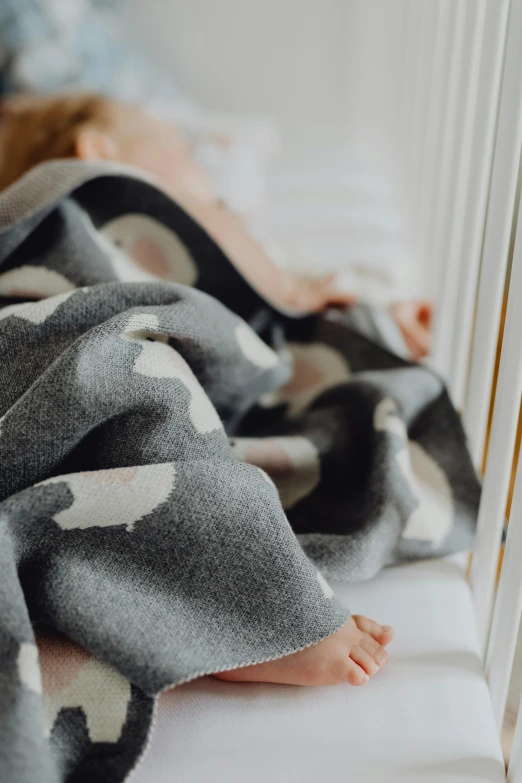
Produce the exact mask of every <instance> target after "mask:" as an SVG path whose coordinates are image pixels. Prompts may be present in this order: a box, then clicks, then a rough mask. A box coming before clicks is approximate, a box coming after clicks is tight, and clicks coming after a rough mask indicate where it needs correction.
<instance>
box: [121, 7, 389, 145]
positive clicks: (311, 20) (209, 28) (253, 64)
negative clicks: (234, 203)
mask: <svg viewBox="0 0 522 783" xmlns="http://www.w3.org/2000/svg"><path fill="white" fill-rule="evenodd" d="M403 2H404V0H146V1H145V0H127V6H128V12H127V20H130V24H131V26H132V27H133V28H134V29H135V30H136V31H138V34H139V36H140V37H141V39H142V40H143V41H144V43H145V44H146V45H147V47H148V48H149V50H150V51H151V53H153V54H154V55H155V56H156V57H157V59H158V60H159V61H160V62H161V63H162V64H163V65H164V67H165V68H166V69H167V70H168V71H169V72H170V73H172V75H173V76H174V77H175V78H176V80H177V81H178V82H180V83H181V84H182V86H183V87H184V88H185V89H186V90H187V91H188V92H189V93H190V94H192V95H193V96H195V97H196V98H197V99H198V100H199V101H201V102H202V103H203V104H205V105H206V106H208V107H210V108H216V109H219V110H227V111H253V112H266V113H269V114H271V115H273V116H274V117H275V118H276V120H277V122H278V124H279V125H280V127H281V129H282V131H283V134H284V136H285V138H286V139H288V141H289V142H290V143H293V142H295V141H298V140H300V139H305V140H307V141H308V140H310V139H331V140H334V141H335V140H337V141H340V140H343V141H344V140H346V138H347V135H348V134H356V135H357V136H358V137H365V136H367V134H368V133H371V134H372V135H375V134H377V135H378V137H379V140H380V141H382V142H384V141H385V138H386V135H387V134H388V133H389V129H390V121H391V120H390V117H391V115H392V114H393V101H394V97H395V94H394V93H395V91H396V89H397V82H396V80H394V78H393V77H394V73H393V67H392V61H393V58H394V56H395V53H396V49H397V46H398V44H399V43H400V36H398V34H397V26H398V24H399V20H400V18H401V15H400V14H399V13H398V10H400V8H401V7H402V4H403Z"/></svg>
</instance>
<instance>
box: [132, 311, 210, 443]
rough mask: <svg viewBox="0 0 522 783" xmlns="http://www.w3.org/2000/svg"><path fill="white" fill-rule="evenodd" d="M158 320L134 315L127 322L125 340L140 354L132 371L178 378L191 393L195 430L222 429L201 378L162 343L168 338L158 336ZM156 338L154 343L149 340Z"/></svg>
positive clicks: (158, 376) (150, 375) (153, 317)
mask: <svg viewBox="0 0 522 783" xmlns="http://www.w3.org/2000/svg"><path fill="white" fill-rule="evenodd" d="M157 328H158V320H157V318H156V316H155V315H151V314H148V313H144V314H139V315H133V316H132V317H131V318H130V319H129V321H128V322H127V325H126V328H125V331H124V332H123V333H122V335H121V336H122V339H124V340H131V341H136V342H137V343H139V344H140V346H141V353H140V355H139V356H138V358H137V359H136V360H135V362H134V367H133V370H134V372H135V373H138V374H139V375H144V376H146V377H147V378H176V379H177V380H178V381H181V382H182V383H183V384H184V386H185V388H186V389H188V391H189V392H190V403H189V415H190V419H191V421H192V423H193V425H194V427H195V428H196V430H197V431H198V432H200V433H202V434H206V433H209V432H214V430H217V429H221V428H222V427H223V424H222V422H221V419H220V418H219V416H218V414H217V412H216V409H215V408H214V406H213V405H212V403H211V402H210V400H209V398H208V397H207V395H206V394H205V392H204V390H203V388H202V387H201V385H200V383H199V381H198V379H197V378H196V376H195V375H194V373H193V372H192V370H191V369H190V367H189V366H188V364H187V362H186V361H185V359H183V357H182V356H180V354H179V353H178V352H177V351H176V350H175V349H174V348H172V347H171V346H170V345H167V344H166V343H164V342H163V341H162V340H164V339H168V337H166V336H165V335H161V334H160V333H155V329H157ZM151 337H152V338H153V339H152V341H151V340H150V339H147V338H151Z"/></svg>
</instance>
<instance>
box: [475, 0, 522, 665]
mask: <svg viewBox="0 0 522 783" xmlns="http://www.w3.org/2000/svg"><path fill="white" fill-rule="evenodd" d="M521 143H522V0H511V9H510V19H509V24H508V35H507V42H506V60H505V65H504V75H503V84H502V96H501V101H500V109H499V121H498V130H497V139H496V144H495V152H494V159H493V171H492V179H491V188H490V198H489V206H488V215H487V220H486V228H485V237H484V249H483V255H482V268H481V274H480V286H479V295H478V305H477V321H476V326H475V335H474V339H473V350H472V355H471V370H470V390H469V395H468V404H467V407H466V408H465V411H464V421H465V423H466V425H467V427H468V433H469V436H470V439H471V444H472V447H473V451H474V456H475V458H476V459H477V461H478V459H480V456H481V453H482V445H483V443H484V439H485V432H486V426H487V416H488V410H489V402H490V390H491V385H492V379H493V371H494V360H495V350H496V346H497V339H498V330H499V322H500V314H501V307H502V295H503V291H504V284H505V274H506V268H507V261H508V254H509V244H510V237H511V230H512V223H513V210H514V206H515V191H516V184H517V177H518V169H519V160H520V148H521ZM516 269H517V267H516V266H515V265H514V267H513V279H512V286H511V289H512V290H511V295H510V308H509V309H510V312H509V323H508V322H507V320H506V331H505V335H504V343H503V351H502V357H501V363H500V370H499V378H498V388H497V394H496V402H495V409H494V414H493V422H492V428H491V437H490V445H489V455H488V465H487V471H486V475H485V478H484V487H483V491H482V501H481V504H480V511H479V519H478V527H477V544H476V549H475V557H474V559H473V566H472V572H471V582H472V587H473V594H474V601H475V607H476V612H477V623H478V630H479V636H480V640H481V643H482V648H483V650H485V648H486V644H487V638H488V632H489V625H490V620H491V609H492V603H493V594H494V589H495V576H496V569H497V562H498V555H499V549H500V543H501V534H502V527H503V523H504V510H505V507H506V499H507V491H508V486H509V476H510V469H511V461H512V455H513V449H514V444H515V436H516V424H517V419H518V411H519V406H520V395H521V389H522V361H521V359H522V356H521V357H519V356H518V354H520V353H521V352H520V340H518V339H517V316H516V306H517V302H516V300H515V291H514V290H513V285H514V284H515V283H516V282H517V281H518V273H517V272H516ZM521 284H522V281H521ZM521 295H522V288H520V289H519V291H518V297H520V296H521Z"/></svg>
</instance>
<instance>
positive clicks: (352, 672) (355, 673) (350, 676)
mask: <svg viewBox="0 0 522 783" xmlns="http://www.w3.org/2000/svg"><path fill="white" fill-rule="evenodd" d="M346 681H347V682H349V683H350V685H365V684H366V683H367V682H368V675H367V674H366V672H365V671H364V670H363V669H361V667H360V666H359V664H357V663H355V661H353V660H349V661H348V666H347V670H346Z"/></svg>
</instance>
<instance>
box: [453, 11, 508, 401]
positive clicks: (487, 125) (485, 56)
mask: <svg viewBox="0 0 522 783" xmlns="http://www.w3.org/2000/svg"><path fill="white" fill-rule="evenodd" d="M508 11H509V0H487V1H486V9H485V21H484V31H483V41H482V52H481V62H480V73H479V78H478V95H477V105H476V112H475V127H474V132H473V139H472V142H471V144H472V149H471V164H472V165H471V171H470V176H469V183H468V196H467V203H466V212H465V216H464V223H463V242H462V252H461V257H460V263H459V265H460V285H459V294H458V308H457V314H456V327H455V333H454V349H453V363H452V367H451V374H450V377H451V390H452V397H453V401H454V403H455V405H456V407H457V408H458V409H459V410H462V409H463V407H464V403H465V398H466V389H467V383H468V376H469V361H470V351H471V341H472V335H473V323H474V316H475V313H474V311H475V304H476V298H477V286H478V279H479V269H480V256H481V251H482V241H483V237H484V221H485V217H486V208H487V201H488V190H489V182H490V177H491V165H492V158H493V149H494V141H495V130H496V125H497V116H498V115H497V112H498V105H499V96H500V87H501V80H502V66H503V63H504V45H505V39H506V30H507V20H508Z"/></svg>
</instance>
